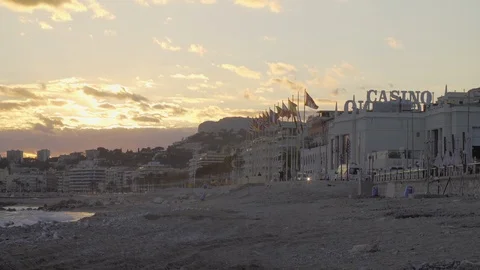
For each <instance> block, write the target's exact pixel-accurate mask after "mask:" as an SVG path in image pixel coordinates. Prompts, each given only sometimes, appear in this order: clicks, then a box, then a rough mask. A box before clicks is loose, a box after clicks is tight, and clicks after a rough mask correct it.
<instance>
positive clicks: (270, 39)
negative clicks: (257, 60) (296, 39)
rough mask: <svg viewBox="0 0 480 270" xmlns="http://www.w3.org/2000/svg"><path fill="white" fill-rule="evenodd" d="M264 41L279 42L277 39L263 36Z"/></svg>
mask: <svg viewBox="0 0 480 270" xmlns="http://www.w3.org/2000/svg"><path fill="white" fill-rule="evenodd" d="M263 40H264V41H271V42H275V41H277V38H276V37H269V36H263Z"/></svg>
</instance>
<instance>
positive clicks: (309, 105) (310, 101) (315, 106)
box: [305, 90, 318, 110]
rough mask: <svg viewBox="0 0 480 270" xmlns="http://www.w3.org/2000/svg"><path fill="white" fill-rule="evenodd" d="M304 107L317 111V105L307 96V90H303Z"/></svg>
mask: <svg viewBox="0 0 480 270" xmlns="http://www.w3.org/2000/svg"><path fill="white" fill-rule="evenodd" d="M305 106H307V107H309V108H312V109H315V110H316V109H318V106H317V104H315V100H313V98H312V97H311V96H310V95H309V94H308V92H307V90H305Z"/></svg>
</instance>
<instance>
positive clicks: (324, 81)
mask: <svg viewBox="0 0 480 270" xmlns="http://www.w3.org/2000/svg"><path fill="white" fill-rule="evenodd" d="M308 71H309V73H310V75H312V76H313V79H311V80H308V81H307V84H309V85H311V86H315V87H319V88H326V89H335V88H338V87H339V85H340V82H341V81H342V80H345V79H347V78H348V79H355V77H354V76H355V75H357V74H358V71H357V69H356V68H355V67H354V66H352V65H351V64H349V63H347V62H343V63H342V64H341V65H334V66H333V67H330V68H327V69H325V72H324V73H323V74H321V73H320V71H319V70H318V69H316V68H312V67H309V68H308Z"/></svg>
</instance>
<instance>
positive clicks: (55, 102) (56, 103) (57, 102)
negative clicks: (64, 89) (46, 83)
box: [48, 100, 68, 107]
mask: <svg viewBox="0 0 480 270" xmlns="http://www.w3.org/2000/svg"><path fill="white" fill-rule="evenodd" d="M48 102H49V103H50V104H52V105H54V106H59V107H61V106H65V105H67V104H68V101H65V100H49V101H48Z"/></svg>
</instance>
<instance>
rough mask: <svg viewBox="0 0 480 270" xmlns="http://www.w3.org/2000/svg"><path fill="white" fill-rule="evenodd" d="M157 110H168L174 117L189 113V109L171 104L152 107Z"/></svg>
mask: <svg viewBox="0 0 480 270" xmlns="http://www.w3.org/2000/svg"><path fill="white" fill-rule="evenodd" d="M152 108H153V109H156V110H167V111H170V112H171V113H172V114H173V115H184V114H185V113H187V109H185V108H183V107H180V106H177V105H171V104H165V103H159V104H155V105H153V106H152Z"/></svg>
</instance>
